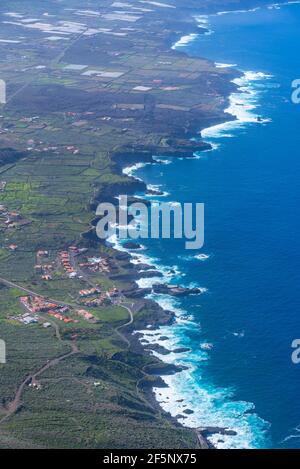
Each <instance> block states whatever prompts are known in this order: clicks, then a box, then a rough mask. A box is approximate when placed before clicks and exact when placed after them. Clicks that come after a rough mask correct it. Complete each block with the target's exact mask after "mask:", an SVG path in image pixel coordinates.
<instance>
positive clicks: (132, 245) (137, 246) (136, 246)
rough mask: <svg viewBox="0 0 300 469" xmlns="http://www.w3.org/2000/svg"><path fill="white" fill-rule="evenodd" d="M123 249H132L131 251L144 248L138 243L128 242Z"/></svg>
mask: <svg viewBox="0 0 300 469" xmlns="http://www.w3.org/2000/svg"><path fill="white" fill-rule="evenodd" d="M123 247H124V248H125V249H131V250H134V249H141V248H142V246H141V245H140V244H138V243H133V242H132V241H128V242H127V243H124V244H123Z"/></svg>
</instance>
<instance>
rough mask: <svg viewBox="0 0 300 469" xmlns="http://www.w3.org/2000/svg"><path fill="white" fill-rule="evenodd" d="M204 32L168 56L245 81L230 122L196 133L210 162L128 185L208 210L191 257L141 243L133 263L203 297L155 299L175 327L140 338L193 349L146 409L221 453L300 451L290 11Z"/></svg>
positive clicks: (218, 19) (299, 194) (294, 11)
mask: <svg viewBox="0 0 300 469" xmlns="http://www.w3.org/2000/svg"><path fill="white" fill-rule="evenodd" d="M203 20H204V19H203V18H202V19H201V21H203ZM205 20H206V21H208V27H209V28H210V29H211V30H212V31H213V33H211V34H209V35H205V36H199V37H198V38H196V39H194V40H193V41H192V42H190V43H187V44H185V45H184V46H180V45H179V46H178V47H184V50H185V51H187V52H188V53H189V54H192V55H196V56H204V57H208V58H210V59H212V60H214V61H216V62H218V63H219V64H224V63H226V64H236V65H237V68H239V69H240V70H243V71H245V72H248V73H246V76H245V77H244V78H243V79H242V80H240V81H238V82H237V84H238V85H239V86H240V88H241V89H240V90H239V91H238V92H237V93H236V94H235V95H234V96H232V98H231V107H230V110H231V112H233V113H235V114H237V115H238V117H239V118H240V120H239V121H238V122H236V123H234V124H229V125H225V126H221V127H217V128H213V129H208V130H206V131H205V132H203V136H204V138H205V140H207V141H210V142H211V143H213V144H214V150H212V151H210V152H206V153H203V154H202V155H200V157H199V158H197V159H194V160H176V161H172V162H170V161H167V160H165V163H168V164H164V165H163V164H160V165H153V166H145V167H143V168H139V169H137V170H136V171H135V172H134V174H136V175H138V177H141V178H143V179H144V180H145V181H146V182H147V183H148V184H151V185H158V186H159V187H160V188H161V189H162V190H164V191H166V193H167V194H166V196H165V197H164V198H161V200H164V201H167V200H170V201H178V202H204V203H205V206H206V208H205V210H206V220H205V237H206V241H205V245H204V247H203V249H202V250H201V251H199V252H193V251H186V250H185V249H184V243H183V242H182V241H179V240H175V241H174V240H173V241H155V240H149V241H147V242H146V241H145V242H143V244H145V245H146V247H147V250H145V251H144V252H143V253H142V256H141V258H142V259H143V256H146V259H147V261H149V258H151V259H152V262H153V263H154V264H155V265H157V266H158V267H159V268H161V269H163V272H164V273H165V274H166V277H165V281H172V282H173V283H177V282H180V283H181V284H183V285H186V286H189V285H197V286H200V287H202V288H203V293H202V294H201V295H199V296H193V297H190V298H187V299H184V300H180V301H174V300H170V298H168V297H167V296H160V297H157V296H156V297H155V299H156V300H157V301H159V302H160V303H161V304H162V305H163V306H165V307H167V308H168V309H170V308H173V310H175V311H176V314H177V324H176V325H173V326H172V327H169V328H164V329H163V330H162V331H161V334H159V335H157V332H152V331H145V334H146V336H145V338H146V339H147V340H148V341H151V342H155V343H157V342H158V343H161V345H164V346H165V347H167V348H169V349H171V348H174V347H175V346H176V347H177V346H179V345H180V346H188V347H190V348H191V352H186V353H183V354H175V353H172V354H170V355H166V356H163V357H162V358H163V360H165V361H169V362H174V363H184V364H187V365H188V366H189V369H188V370H186V371H184V372H182V373H179V374H177V375H175V376H172V377H165V378H164V379H165V380H166V382H167V383H168V384H169V388H168V389H166V390H164V389H163V390H156V395H157V399H158V400H159V401H161V402H162V405H163V407H164V408H165V409H166V410H169V411H170V412H171V413H172V414H173V415H177V414H182V412H183V411H184V410H185V409H187V408H188V409H192V410H193V411H194V413H193V414H190V415H187V418H185V419H181V421H182V423H183V424H184V425H191V426H206V425H209V426H215V425H217V426H221V427H224V426H228V428H230V429H233V430H235V431H236V433H237V434H236V435H231V436H221V435H217V434H215V435H213V436H212V437H211V441H212V442H213V443H214V444H215V445H216V446H218V447H219V448H223V447H226V448H227V447H233V448H241V447H251V448H252V447H260V448H262V447H280V448H292V447H298V448H299V447H300V404H299V399H298V393H299V389H300V365H298V366H297V365H294V364H293V363H292V361H291V351H292V350H291V342H292V340H293V339H295V338H298V337H299V336H300V312H299V304H300V290H299V272H300V254H299V253H300V246H299V244H300V242H299V239H300V223H299V204H300V184H299V176H300V159H299V148H300V132H299V123H300V105H298V106H297V105H295V104H293V103H292V102H291V92H292V90H291V82H292V81H293V80H294V79H295V78H298V76H299V77H300V68H299V65H298V64H299V59H298V53H299V52H298V49H299V45H300V28H299V25H300V5H298V4H293V5H287V6H283V7H281V8H273V9H270V8H261V9H259V10H257V11H253V12H244V13H243V12H240V13H228V14H222V15H215V16H210V17H209V18H206V19H205ZM249 72H251V73H249ZM257 116H260V117H261V119H262V122H260V123H258V122H257ZM199 254H200V256H199ZM138 260H139V259H138V258H137V262H138ZM163 266H165V267H163ZM171 267H172V268H175V270H176V274H175V275H173V277H171V274H168V271H169V270H170V268H171ZM168 275H170V276H168ZM152 281H153V280H152ZM149 282H151V281H149V280H147V281H145V280H144V281H143V282H141V284H147V283H149ZM160 335H164V336H167V337H168V340H167V341H160V340H159V337H160ZM181 399H184V401H183V402H179V401H181ZM183 415H184V414H183ZM298 425H299V429H298Z"/></svg>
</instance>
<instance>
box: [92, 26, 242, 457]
mask: <svg viewBox="0 0 300 469" xmlns="http://www.w3.org/2000/svg"><path fill="white" fill-rule="evenodd" d="M189 26H190V28H189V33H190V32H191V24H190V25H189ZM192 29H193V28H192ZM199 32H200V31H199V29H197V33H199ZM173 39H175V38H174V37H173ZM176 39H178V37H177V38H176ZM174 54H182V52H178V51H176V50H175V51H174ZM238 76H241V73H239V72H237V71H235V70H231V71H230V73H228V83H227V87H226V90H224V93H223V99H224V101H223V105H222V112H220V115H218V116H215V117H214V118H213V119H211V121H209V122H208V121H206V123H205V126H203V125H202V123H201V122H199V121H198V120H197V119H195V120H194V121H193V122H192V123H191V122H189V126H188V130H187V129H185V131H184V132H183V133H182V136H181V137H180V138H175V137H174V136H172V137H170V138H169V139H168V140H167V141H166V142H165V146H164V147H162V146H160V145H152V146H149V145H148V146H141V145H132V146H126V147H122V148H117V149H115V150H114V151H113V152H112V153H111V154H110V158H111V160H112V161H113V162H114V164H115V173H116V175H118V176H123V177H124V182H122V183H120V182H119V183H116V184H110V185H107V186H106V187H104V188H102V189H101V191H100V192H99V193H98V194H97V195H96V196H95V198H94V200H92V201H91V205H90V208H91V209H92V210H95V209H96V207H97V205H98V203H100V202H111V203H113V204H115V205H117V200H116V198H117V197H118V196H119V195H120V194H127V195H128V196H134V194H135V193H136V192H142V193H144V194H145V195H146V194H148V195H161V193H159V191H151V190H149V189H147V186H146V184H145V183H144V182H143V181H141V180H139V179H136V178H134V177H132V176H126V177H125V176H124V174H123V170H124V169H125V168H126V167H128V166H131V165H134V164H137V163H147V164H158V163H157V161H155V159H154V158H153V157H154V156H155V155H159V156H162V157H168V158H176V157H180V158H193V157H195V153H196V152H202V151H207V150H210V149H211V145H210V144H208V143H206V142H203V141H202V140H200V138H201V136H199V138H198V141H195V140H191V139H192V138H194V137H195V135H197V134H198V135H199V130H201V129H203V128H204V127H210V126H213V125H216V124H219V123H224V122H226V121H229V120H230V121H232V120H234V119H235V118H234V117H233V116H231V115H229V114H226V113H225V112H224V111H225V109H226V108H227V106H228V103H229V96H230V94H231V93H232V92H234V91H235V90H236V88H237V87H236V85H234V84H233V83H232V79H233V78H236V77H238ZM201 125H202V127H201ZM146 203H147V201H146ZM96 222H97V218H94V219H93V220H92V222H91V225H92V226H91V229H90V230H89V231H88V232H87V233H84V235H83V236H84V237H87V238H89V239H93V240H94V241H95V239H97V238H96V236H95V228H94V226H95V224H96ZM98 241H99V240H98ZM123 247H124V248H125V249H127V253H124V252H122V253H120V251H118V250H117V249H115V248H114V251H115V257H116V259H118V260H121V261H124V262H126V263H127V264H128V268H127V272H126V274H122V276H121V277H120V276H119V277H118V276H115V277H114V278H115V279H116V280H117V279H122V280H127V281H128V282H130V285H131V286H130V287H129V288H127V289H126V290H123V294H124V296H125V297H127V298H130V299H139V300H140V301H141V308H142V307H145V305H146V306H147V310H148V311H149V314H148V315H147V319H145V318H142V319H141V318H138V319H136V320H135V321H134V323H133V324H132V325H130V326H129V327H128V328H127V330H126V336H127V338H128V340H129V341H130V344H131V347H132V350H133V351H135V352H138V353H143V354H150V355H152V352H153V351H159V353H161V354H162V355H167V354H169V353H171V352H173V353H183V352H186V351H188V350H187V349H183V348H181V349H177V350H168V349H166V348H164V347H162V346H161V345H150V344H147V341H146V340H143V341H142V342H143V343H142V344H141V342H140V338H141V334H140V333H139V332H138V331H139V330H143V329H145V328H148V329H149V330H157V331H159V328H160V327H161V326H164V325H170V324H173V323H175V321H176V317H175V314H174V313H173V312H172V311H166V310H164V309H162V308H161V307H160V306H159V305H158V304H157V303H156V302H155V301H153V300H149V299H145V296H146V295H148V294H150V293H157V294H168V295H170V296H174V297H183V296H187V295H192V294H200V293H201V290H200V289H198V288H193V289H189V288H184V287H181V286H179V285H168V284H159V283H158V284H154V285H153V286H152V288H140V287H139V286H138V285H137V284H136V281H137V280H139V279H141V278H153V277H161V276H162V274H161V273H160V272H158V271H157V270H156V269H154V268H153V266H150V265H148V264H139V265H138V266H137V265H134V264H132V263H131V262H130V261H131V260H132V252H131V251H134V252H136V251H137V250H139V249H141V246H140V245H139V244H138V243H131V242H128V243H127V244H125V245H124V246H123ZM123 267H124V265H123ZM133 332H135V333H134V334H133ZM155 362H156V363H155V364H153V365H152V366H148V367H147V370H145V371H146V372H147V374H148V375H149V376H151V377H152V378H153V379H152V380H150V381H149V382H144V383H140V385H141V387H142V388H143V390H144V392H146V394H147V399H148V400H149V402H150V403H151V405H153V406H155V407H156V408H159V409H160V411H162V410H161V407H160V405H159V403H158V402H157V400H156V399H155V396H154V393H153V387H166V386H167V385H166V384H165V383H164V381H163V380H162V379H161V376H164V375H168V374H174V373H178V372H181V371H182V370H183V369H184V368H182V367H179V366H175V365H171V364H168V363H164V362H163V361H160V360H158V359H156V360H155ZM163 413H164V414H165V416H166V417H167V418H169V419H171V420H172V422H173V423H175V424H176V425H177V426H182V425H181V424H180V423H179V422H178V420H177V418H179V417H180V418H184V416H181V415H180V416H177V418H176V417H175V418H174V417H171V415H170V414H168V413H166V412H165V411H163ZM185 413H186V414H187V415H188V414H189V413H193V411H192V410H191V409H186V410H185ZM195 432H196V434H197V437H198V441H199V444H200V446H201V447H202V448H207V449H208V448H211V447H212V445H211V443H210V442H209V441H208V437H209V436H210V435H212V434H220V437H221V436H222V435H229V434H233V433H235V432H233V433H232V431H231V430H228V429H226V428H219V427H203V428H198V429H195Z"/></svg>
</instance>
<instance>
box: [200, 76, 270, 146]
mask: <svg viewBox="0 0 300 469" xmlns="http://www.w3.org/2000/svg"><path fill="white" fill-rule="evenodd" d="M270 78H272V75H267V74H265V73H262V72H253V71H246V72H244V74H243V76H242V77H239V78H235V79H234V80H232V82H233V83H234V84H236V85H237V87H238V89H237V91H236V92H235V93H232V94H231V95H230V97H229V106H228V108H227V109H225V112H226V113H228V114H231V115H232V116H233V117H234V118H235V120H232V121H228V122H224V123H222V124H218V125H214V126H212V127H208V128H207V129H204V130H202V131H201V135H202V137H203V138H204V139H210V138H212V139H215V138H230V137H233V134H232V133H231V132H230V131H232V130H235V129H237V128H243V127H245V125H248V124H263V123H267V122H270V119H268V118H262V117H261V116H259V115H258V114H256V113H255V109H256V108H257V106H258V100H259V94H260V92H261V91H260V88H258V87H256V86H255V85H256V84H257V83H260V82H264V81H265V80H269V79H270Z"/></svg>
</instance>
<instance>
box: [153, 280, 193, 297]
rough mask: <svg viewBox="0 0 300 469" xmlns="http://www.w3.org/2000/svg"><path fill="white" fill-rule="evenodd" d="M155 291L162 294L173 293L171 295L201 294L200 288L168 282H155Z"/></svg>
mask: <svg viewBox="0 0 300 469" xmlns="http://www.w3.org/2000/svg"><path fill="white" fill-rule="evenodd" d="M152 288H153V292H154V293H157V294H160V295H171V296H188V295H199V293H201V290H200V288H184V287H180V286H179V285H167V284H160V283H157V284H154V285H153V287H152Z"/></svg>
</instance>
